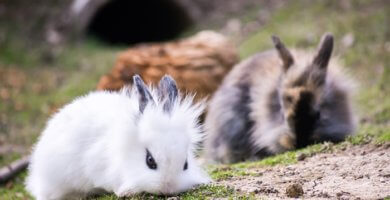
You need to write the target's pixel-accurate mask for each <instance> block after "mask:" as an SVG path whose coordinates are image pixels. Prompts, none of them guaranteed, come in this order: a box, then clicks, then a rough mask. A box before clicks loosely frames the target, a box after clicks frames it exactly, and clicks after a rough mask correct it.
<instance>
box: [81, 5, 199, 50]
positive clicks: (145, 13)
mask: <svg viewBox="0 0 390 200" xmlns="http://www.w3.org/2000/svg"><path fill="white" fill-rule="evenodd" d="M191 24H192V20H191V19H190V17H189V15H188V14H187V13H186V11H185V10H184V9H183V8H181V7H180V5H177V4H176V3H175V2H173V1H172V0H142V1H138V0H136V1H131V0H111V1H109V2H108V3H107V4H105V5H103V6H102V7H101V8H99V10H98V11H97V12H96V14H95V16H93V17H92V20H91V22H90V23H89V25H88V27H87V35H91V36H94V37H96V38H98V39H99V40H102V41H104V42H106V43H109V44H127V45H128V44H136V43H141V42H156V41H165V40H169V39H174V38H175V37H177V36H178V35H179V34H180V33H182V32H183V31H185V30H186V29H187V28H189V27H190V26H191Z"/></svg>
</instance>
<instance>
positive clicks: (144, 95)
mask: <svg viewBox="0 0 390 200" xmlns="http://www.w3.org/2000/svg"><path fill="white" fill-rule="evenodd" d="M133 84H134V86H135V88H136V89H137V91H138V101H139V111H140V112H141V113H143V112H144V110H145V108H146V105H148V103H151V104H154V100H153V97H152V94H150V91H149V89H148V87H147V86H146V85H145V83H144V81H143V80H142V79H141V77H140V76H139V75H135V76H133Z"/></svg>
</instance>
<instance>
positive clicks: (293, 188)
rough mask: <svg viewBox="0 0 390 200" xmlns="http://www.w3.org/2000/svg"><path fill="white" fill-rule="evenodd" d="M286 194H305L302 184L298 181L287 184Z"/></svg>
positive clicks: (291, 196) (298, 195)
mask: <svg viewBox="0 0 390 200" xmlns="http://www.w3.org/2000/svg"><path fill="white" fill-rule="evenodd" d="M286 195H287V197H290V198H298V197H300V196H302V195H303V188H302V185H300V184H298V183H294V184H292V185H289V186H287V188H286Z"/></svg>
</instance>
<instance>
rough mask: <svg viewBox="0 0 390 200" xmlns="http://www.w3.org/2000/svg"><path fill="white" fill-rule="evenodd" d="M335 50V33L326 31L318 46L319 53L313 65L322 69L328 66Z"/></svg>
mask: <svg viewBox="0 0 390 200" xmlns="http://www.w3.org/2000/svg"><path fill="white" fill-rule="evenodd" d="M332 51H333V35H332V34H330V33H326V34H325V35H323V36H322V39H321V43H320V45H319V47H318V52H317V55H316V56H315V57H314V60H313V65H315V66H318V67H319V68H320V69H325V68H326V67H327V66H328V63H329V59H330V56H331V55H332Z"/></svg>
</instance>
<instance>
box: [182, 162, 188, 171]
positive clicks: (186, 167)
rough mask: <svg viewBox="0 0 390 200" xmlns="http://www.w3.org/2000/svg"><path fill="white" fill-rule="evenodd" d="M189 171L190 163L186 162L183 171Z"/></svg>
mask: <svg viewBox="0 0 390 200" xmlns="http://www.w3.org/2000/svg"><path fill="white" fill-rule="evenodd" d="M187 169H188V162H187V160H186V162H185V163H184V166H183V171H185V170H187Z"/></svg>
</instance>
